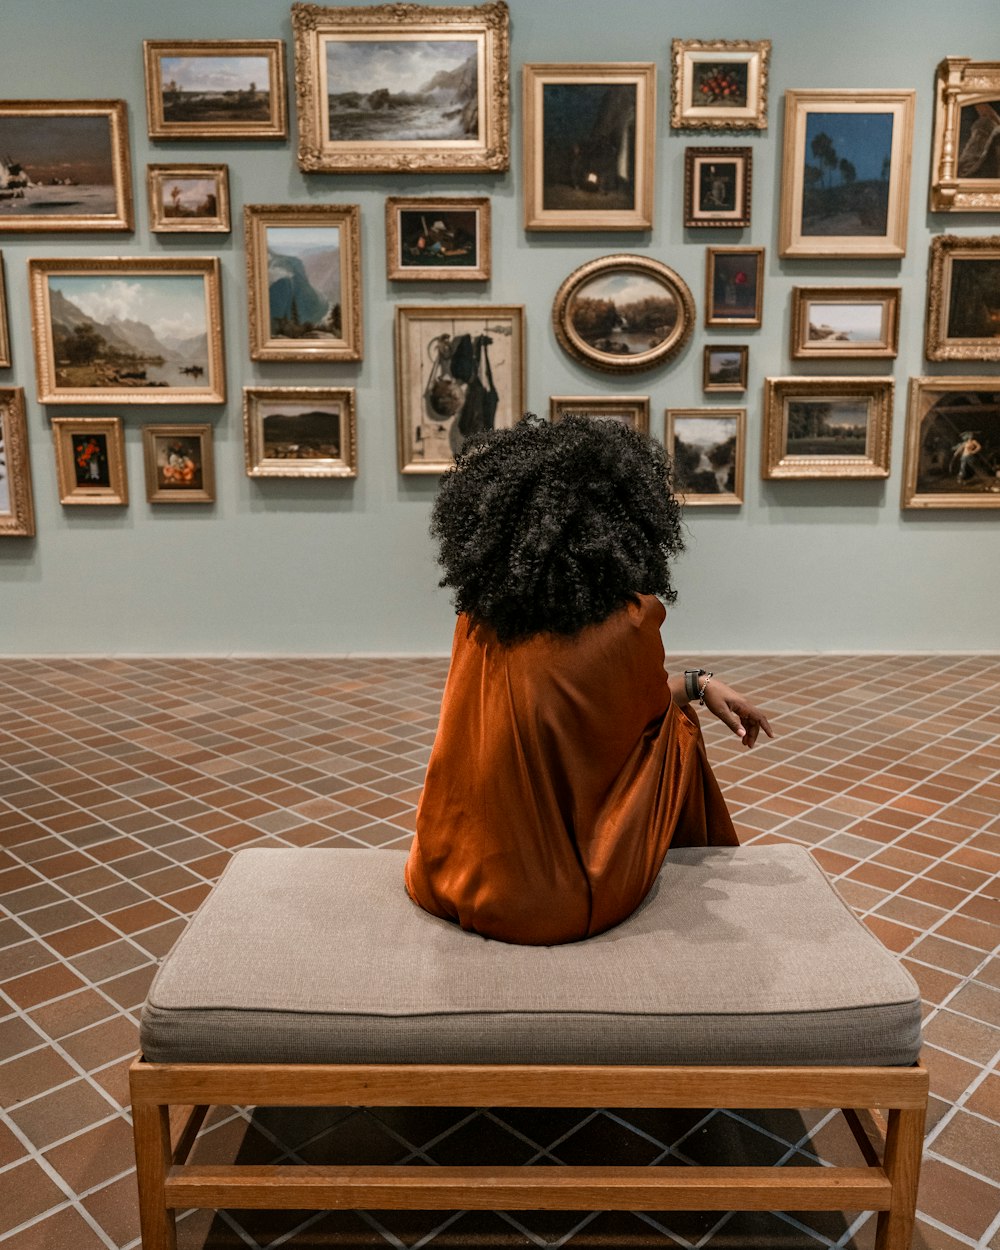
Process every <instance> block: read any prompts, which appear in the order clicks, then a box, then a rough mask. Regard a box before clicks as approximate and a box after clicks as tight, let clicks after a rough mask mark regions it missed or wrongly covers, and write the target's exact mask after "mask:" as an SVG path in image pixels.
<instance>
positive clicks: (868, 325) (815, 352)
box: [789, 286, 900, 360]
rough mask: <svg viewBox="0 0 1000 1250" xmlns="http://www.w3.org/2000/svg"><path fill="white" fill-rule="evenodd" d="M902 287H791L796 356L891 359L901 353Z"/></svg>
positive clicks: (826, 358) (815, 358)
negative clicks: (900, 301)
mask: <svg viewBox="0 0 1000 1250" xmlns="http://www.w3.org/2000/svg"><path fill="white" fill-rule="evenodd" d="M899 300H900V288H899V287H898V286H794V287H792V318H791V345H790V347H789V354H790V355H791V358H792V359H793V360H863V359H872V360H891V359H893V358H894V357H895V356H896V354H897V352H898V351H899Z"/></svg>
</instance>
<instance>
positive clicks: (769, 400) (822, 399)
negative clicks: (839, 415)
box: [761, 377, 893, 479]
mask: <svg viewBox="0 0 1000 1250" xmlns="http://www.w3.org/2000/svg"><path fill="white" fill-rule="evenodd" d="M892 397H893V380H892V378H891V377H883V378H860V377H858V378H808V377H803V378H798V377H787V378H765V379H764V434H763V438H762V440H761V477H763V478H766V479H777V478H812V479H817V478H872V477H875V478H879V477H888V476H889V450H890V439H891V435H892ZM858 398H861V399H864V400H865V401H866V403H867V416H866V426H865V451H864V453H863V454H861V455H857V454H840V455H837V454H835V453H831V454H825V453H820V452H812V453H795V452H789V450H788V416H789V412H788V406H789V404H790V403H794V402H795V401H796V400H805V401H808V402H811V403H826V402H830V401H833V402H835V401H836V400H838V399H848V400H850V399H858ZM817 437H818V436H817Z"/></svg>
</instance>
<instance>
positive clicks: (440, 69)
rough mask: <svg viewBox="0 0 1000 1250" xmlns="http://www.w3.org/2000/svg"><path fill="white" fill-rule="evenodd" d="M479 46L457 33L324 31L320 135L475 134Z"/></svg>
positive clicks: (448, 137)
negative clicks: (423, 36) (323, 114)
mask: <svg viewBox="0 0 1000 1250" xmlns="http://www.w3.org/2000/svg"><path fill="white" fill-rule="evenodd" d="M479 49H480V44H479V41H478V40H476V39H469V38H464V37H459V38H455V39H448V38H442V37H438V38H434V39H419V38H413V39H392V38H388V37H383V36H381V35H379V36H377V37H375V38H370V39H366V38H362V37H360V36H353V37H350V38H347V37H344V38H341V37H332V36H331V37H328V38H327V39H326V40H325V43H324V51H325V57H324V61H325V69H326V91H327V94H326V125H325V128H324V129H325V132H326V133H325V139H326V141H327V142H331V143H340V142H347V143H366V142H370V143H394V144H395V143H442V142H453V143H468V142H476V141H478V140H479V139H480V116H479V113H480V108H479V96H480V90H481V84H480V68H479Z"/></svg>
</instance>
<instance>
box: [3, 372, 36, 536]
mask: <svg viewBox="0 0 1000 1250" xmlns="http://www.w3.org/2000/svg"><path fill="white" fill-rule="evenodd" d="M34 533H35V509H34V504H33V502H32V498H31V468H30V465H29V461H28V424H27V421H26V420H25V416H24V390H23V389H22V388H21V387H20V386H0V538H31V537H32V536H33V535H34Z"/></svg>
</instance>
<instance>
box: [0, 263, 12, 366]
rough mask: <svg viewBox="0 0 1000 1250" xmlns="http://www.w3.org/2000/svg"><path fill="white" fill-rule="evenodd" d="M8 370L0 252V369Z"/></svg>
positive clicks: (7, 331)
mask: <svg viewBox="0 0 1000 1250" xmlns="http://www.w3.org/2000/svg"><path fill="white" fill-rule="evenodd" d="M9 368H10V330H9V329H8V328H7V285H6V283H5V282H4V276H3V252H0V369H9Z"/></svg>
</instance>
